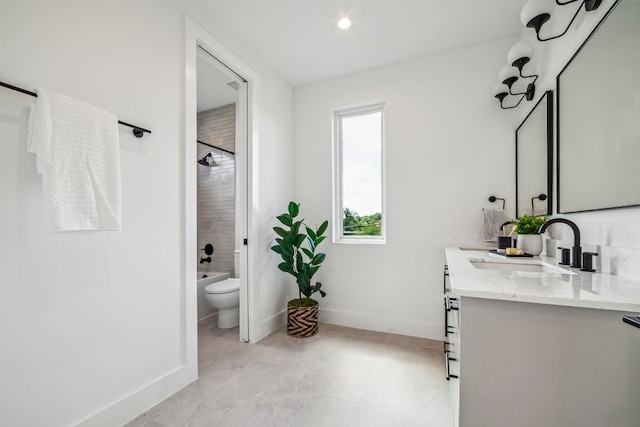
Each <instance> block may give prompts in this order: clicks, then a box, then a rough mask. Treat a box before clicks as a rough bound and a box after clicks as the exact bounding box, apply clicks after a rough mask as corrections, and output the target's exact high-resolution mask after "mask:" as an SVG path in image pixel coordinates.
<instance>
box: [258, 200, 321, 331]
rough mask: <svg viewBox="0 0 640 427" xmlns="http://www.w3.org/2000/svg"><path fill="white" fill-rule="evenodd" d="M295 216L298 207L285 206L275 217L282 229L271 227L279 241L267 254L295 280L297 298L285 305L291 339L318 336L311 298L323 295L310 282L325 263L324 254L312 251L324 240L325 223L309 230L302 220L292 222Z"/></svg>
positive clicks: (316, 309)
mask: <svg viewBox="0 0 640 427" xmlns="http://www.w3.org/2000/svg"><path fill="white" fill-rule="evenodd" d="M299 212H300V205H299V204H297V203H294V202H289V207H288V209H287V212H285V213H283V214H282V215H279V216H278V221H280V223H282V224H283V225H284V226H285V228H283V227H280V226H276V227H273V231H275V232H276V234H278V236H279V237H277V238H276V245H275V246H272V247H271V250H272V251H274V252H275V253H277V254H278V255H280V256H281V257H282V262H281V263H280V264H279V265H278V268H279V269H280V270H282V271H284V272H285V273H288V274H290V275H292V276H293V277H295V279H296V283H297V285H298V298H296V299H292V300H291V301H289V302H288V303H287V333H288V334H289V335H290V336H293V337H298V338H306V337H310V336H313V335H315V334H316V333H317V332H318V301H316V300H314V299H313V298H311V296H312V295H313V294H315V293H316V292H319V293H320V295H321V296H322V297H324V296H325V295H326V293H325V292H324V291H323V290H322V289H321V288H322V283H320V282H315V284H312V281H311V279H312V278H313V276H314V275H315V274H316V273H317V272H318V270H319V269H320V266H321V264H322V262H323V261H324V259H325V254H324V253H322V252H316V250H317V248H318V245H320V243H322V241H323V240H324V239H325V238H326V236H324V232H325V231H326V230H327V227H328V226H329V221H324V222H323V223H322V224H321V225H320V227H318V228H317V229H316V230H313V229H312V228H310V227H308V226H307V225H305V224H304V222H303V221H304V220H303V219H302V220H297V221H296V217H297V216H298V214H299Z"/></svg>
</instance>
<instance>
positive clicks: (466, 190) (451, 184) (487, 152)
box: [294, 40, 517, 339]
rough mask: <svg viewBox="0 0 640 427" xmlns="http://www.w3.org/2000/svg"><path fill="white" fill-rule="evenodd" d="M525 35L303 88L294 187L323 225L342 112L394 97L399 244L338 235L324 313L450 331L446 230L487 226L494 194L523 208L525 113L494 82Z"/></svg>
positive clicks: (338, 319)
mask: <svg viewBox="0 0 640 427" xmlns="http://www.w3.org/2000/svg"><path fill="white" fill-rule="evenodd" d="M514 42H515V40H503V41H498V42H493V43H489V44H483V45H480V46H475V47H470V48H465V49H460V50H456V51H451V52H447V53H443V54H439V55H435V56H430V57H427V58H423V59H419V60H414V61H410V62H405V63H401V64H397V65H392V66H387V67H383V68H378V69H374V70H369V71H365V72H361V73H357V74H353V75H349V76H346V77H341V78H336V79H332V80H328V81H324V82H320V83H316V84H310V85H307V86H302V87H297V88H295V90H294V105H295V115H294V137H295V151H294V162H295V164H294V175H295V179H294V181H295V187H294V194H295V199H296V200H297V201H299V202H300V203H301V205H302V206H301V208H302V213H303V216H304V217H305V218H306V219H307V221H308V222H309V223H311V224H320V222H321V221H322V220H323V219H328V218H331V203H332V196H331V194H332V193H331V191H332V186H331V173H332V160H331V137H332V135H331V119H332V111H333V110H334V109H337V108H340V107H345V106H350V105H356V104H361V103H367V102H371V101H384V102H385V119H386V122H385V123H386V161H387V169H386V170H387V179H386V185H387V211H386V212H385V214H386V215H387V244H385V245H350V244H334V243H331V242H327V244H326V245H325V247H324V249H325V251H326V253H327V260H326V261H325V266H324V267H323V269H322V270H321V271H320V272H319V273H318V275H319V279H318V280H319V281H321V282H322V283H323V289H326V291H327V294H328V296H327V297H326V298H324V299H323V300H321V302H320V304H321V321H324V322H328V323H336V324H342V325H347V326H353V327H359V328H364V329H372V330H380V331H388V332H395V333H400V334H407V335H415V336H423V337H429V338H436V339H439V338H441V337H442V336H443V332H442V329H443V319H442V317H443V314H442V310H443V308H442V266H443V264H444V250H443V246H444V240H445V236H446V235H450V234H474V235H478V234H481V223H482V208H485V207H487V208H491V207H492V205H491V204H490V203H489V202H488V201H487V198H488V197H489V196H490V195H492V194H494V195H496V196H498V197H504V198H506V199H507V201H508V202H509V203H510V206H511V207H510V211H509V212H510V213H509V215H513V208H512V206H513V205H514V199H513V198H514V196H515V188H514V187H515V186H514V183H513V182H514V174H515V169H514V163H513V159H514V156H515V148H514V144H515V143H514V130H515V124H516V121H517V114H515V113H514V111H513V110H509V111H506V110H505V111H503V110H500V108H499V106H498V103H497V101H496V100H495V99H494V98H493V97H492V96H491V94H490V88H491V87H492V86H493V83H494V81H495V79H496V73H497V70H498V69H499V67H500V66H501V65H502V63H503V62H504V58H505V56H506V52H507V49H508V48H509V47H510V46H511V45H512V44H513V43H514ZM508 207H509V206H508Z"/></svg>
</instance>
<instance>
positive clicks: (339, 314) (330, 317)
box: [319, 308, 444, 341]
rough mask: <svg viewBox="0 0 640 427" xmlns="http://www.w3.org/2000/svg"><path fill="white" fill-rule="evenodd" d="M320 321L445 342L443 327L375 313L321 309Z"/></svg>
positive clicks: (437, 324)
mask: <svg viewBox="0 0 640 427" xmlns="http://www.w3.org/2000/svg"><path fill="white" fill-rule="evenodd" d="M319 320H320V322H322V323H329V324H332V325H339V326H347V327H350V328H357V329H365V330H368V331H378V332H387V333H391V334H399V335H408V336H412V337H420V338H428V339H432V340H438V341H442V340H443V327H444V326H443V325H442V324H440V323H429V322H423V321H420V320H415V319H405V318H400V317H391V316H384V315H380V314H373V313H357V312H352V311H341V310H328V309H322V308H321V309H320V316H319Z"/></svg>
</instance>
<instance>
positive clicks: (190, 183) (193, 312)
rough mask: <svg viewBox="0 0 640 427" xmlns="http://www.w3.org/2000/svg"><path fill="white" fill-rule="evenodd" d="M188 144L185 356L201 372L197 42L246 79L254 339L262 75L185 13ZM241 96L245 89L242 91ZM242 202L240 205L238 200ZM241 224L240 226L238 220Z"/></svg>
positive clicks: (245, 226) (246, 310)
mask: <svg viewBox="0 0 640 427" xmlns="http://www.w3.org/2000/svg"><path fill="white" fill-rule="evenodd" d="M185 26H186V37H185V63H186V75H185V83H186V85H185V144H184V147H183V153H184V158H183V161H184V163H183V164H184V170H183V179H184V223H183V225H184V235H183V245H184V246H183V253H184V259H183V264H184V265H183V272H184V278H183V280H184V286H183V297H184V314H185V317H184V341H183V349H184V352H183V360H184V362H185V364H186V365H189V366H192V367H194V368H195V370H196V371H195V372H197V364H198V342H197V339H198V325H197V292H196V291H197V286H196V280H197V278H196V269H197V267H196V262H195V260H196V257H197V255H198V254H197V253H196V252H197V248H196V246H197V235H196V233H197V181H196V166H197V164H196V161H195V159H196V143H195V141H196V138H197V106H196V97H197V81H196V55H197V49H198V46H200V47H202V48H203V49H204V50H205V51H207V52H208V53H209V54H211V55H212V56H213V57H214V58H216V59H217V60H218V61H220V62H221V63H222V64H223V65H224V66H226V67H227V68H229V70H231V71H232V72H233V73H234V74H236V75H238V76H240V77H241V78H242V79H243V80H245V81H246V85H245V86H246V115H245V116H246V125H244V126H243V124H240V126H243V127H244V130H245V134H246V135H245V138H244V139H245V141H246V145H245V144H239V145H240V146H237V147H236V150H235V151H236V177H237V182H238V184H237V185H236V189H237V191H239V192H240V193H242V194H236V197H237V198H238V199H239V200H240V204H244V209H239V210H240V212H236V231H238V232H237V233H236V242H237V244H239V243H242V242H243V241H244V239H247V240H248V242H249V245H244V244H242V245H240V246H238V247H237V249H240V337H239V338H240V340H241V341H246V342H251V341H252V334H255V332H256V331H257V329H256V327H255V320H256V316H255V304H254V301H253V299H252V295H253V294H254V293H253V292H252V285H253V284H254V283H256V279H255V269H254V268H253V264H255V263H254V262H252V261H253V260H255V259H257V258H256V256H255V255H256V254H255V250H254V246H255V245H252V244H251V243H253V242H255V241H257V238H256V236H257V227H256V225H255V223H256V221H255V220H254V214H253V213H254V212H256V210H257V200H258V194H257V188H258V186H257V175H258V168H257V166H258V162H257V159H258V155H257V146H258V144H257V135H258V132H257V115H256V113H257V105H258V102H257V88H258V76H257V74H256V73H255V72H254V71H253V70H252V69H251V68H250V67H248V66H247V65H246V64H245V63H244V62H243V61H241V60H240V59H239V58H238V57H237V56H236V55H235V54H233V53H232V52H231V51H230V50H228V49H227V48H226V47H225V46H224V45H222V44H221V43H220V42H219V41H218V40H216V39H215V38H214V37H213V36H212V35H211V34H209V33H208V32H207V31H205V30H204V29H203V28H202V27H201V26H199V25H198V24H197V23H196V22H195V21H193V20H192V19H191V18H189V17H188V16H186V17H185ZM240 95H242V93H241V94H240ZM236 205H238V204H236ZM238 220H240V223H241V226H240V227H238V223H237V221H238Z"/></svg>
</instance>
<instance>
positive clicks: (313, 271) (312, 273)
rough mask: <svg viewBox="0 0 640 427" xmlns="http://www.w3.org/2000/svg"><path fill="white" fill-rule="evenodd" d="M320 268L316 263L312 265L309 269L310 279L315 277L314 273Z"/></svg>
mask: <svg viewBox="0 0 640 427" xmlns="http://www.w3.org/2000/svg"><path fill="white" fill-rule="evenodd" d="M319 269H320V266H319V265H316V266H314V267H311V269H310V270H309V279H311V278H312V277H313V275H314V274H316V272H317V271H318V270H319Z"/></svg>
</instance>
